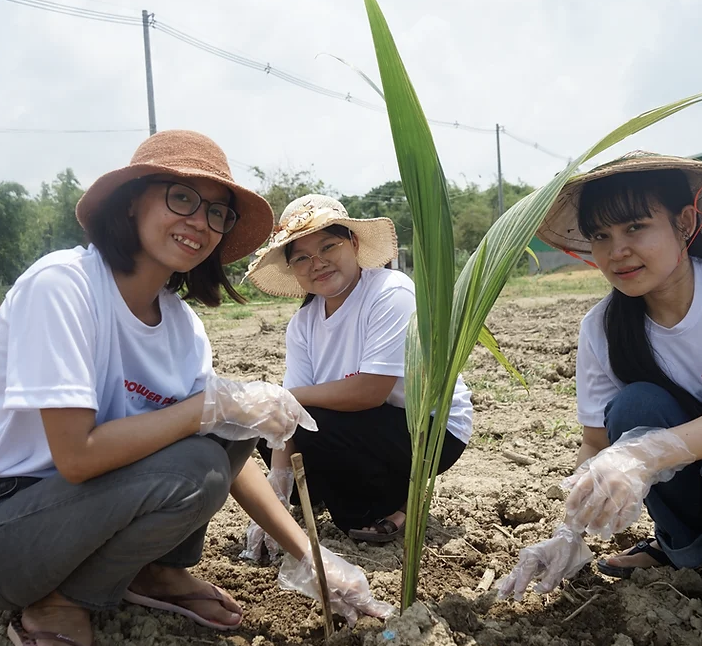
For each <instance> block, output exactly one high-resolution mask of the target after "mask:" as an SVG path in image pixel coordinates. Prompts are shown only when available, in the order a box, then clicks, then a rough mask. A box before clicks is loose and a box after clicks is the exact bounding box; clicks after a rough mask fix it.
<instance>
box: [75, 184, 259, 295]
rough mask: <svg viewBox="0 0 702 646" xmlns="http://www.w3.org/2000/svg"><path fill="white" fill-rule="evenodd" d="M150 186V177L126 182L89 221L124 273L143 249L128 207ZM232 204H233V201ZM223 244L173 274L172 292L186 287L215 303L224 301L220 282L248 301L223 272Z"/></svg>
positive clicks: (97, 241) (91, 233)
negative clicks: (200, 260) (196, 262)
mask: <svg viewBox="0 0 702 646" xmlns="http://www.w3.org/2000/svg"><path fill="white" fill-rule="evenodd" d="M148 186H149V178H148V177H146V178H140V179H135V180H132V181H130V182H127V183H126V184H123V185H122V186H120V187H119V188H118V189H117V190H115V192H114V193H113V194H112V195H111V196H110V197H109V198H108V199H107V200H105V201H104V202H103V204H101V205H100V207H99V208H98V209H97V211H96V212H95V213H93V215H92V216H91V217H90V218H89V220H88V222H87V223H86V233H87V235H88V240H89V241H90V242H92V243H93V244H94V245H95V246H96V247H97V249H98V250H99V251H100V253H101V254H102V256H103V258H105V260H106V261H107V264H108V265H109V266H110V267H111V268H112V269H113V270H114V271H118V272H121V273H123V274H132V273H133V272H134V268H135V265H136V261H135V260H134V257H135V256H136V254H137V253H138V252H139V251H140V250H141V242H140V241H139V232H138V230H137V225H136V221H135V219H134V218H130V217H129V207H130V205H131V203H132V202H133V201H134V200H135V199H137V198H138V197H139V196H140V195H141V194H142V193H143V192H144V191H145V190H146V189H147V188H148ZM232 199H233V197H232ZM230 206H232V208H234V206H233V205H232V204H230ZM235 229H236V227H235ZM232 233H234V232H232ZM222 240H224V238H222ZM221 245H222V243H221V242H220V243H219V244H218V245H217V246H216V247H215V249H214V251H213V252H212V253H211V254H210V255H209V256H208V257H207V258H206V259H205V260H203V261H202V262H201V263H200V264H199V265H197V266H196V267H193V268H192V269H191V270H190V271H189V272H187V273H180V272H174V273H173V274H171V277H170V278H169V279H168V282H167V283H166V288H167V289H169V290H170V291H172V292H177V291H178V290H181V289H183V288H185V290H186V291H185V293H184V294H183V298H193V299H195V300H197V301H200V302H201V303H202V304H203V305H208V306H209V307H216V306H217V305H220V304H221V302H222V295H221V293H220V289H219V288H220V286H221V287H223V288H224V291H226V292H227V294H229V296H231V298H232V299H233V300H235V301H236V302H237V303H246V299H245V298H244V297H243V296H241V295H240V294H239V293H238V292H237V291H236V290H235V289H234V288H233V287H232V285H231V283H230V282H229V279H228V278H227V275H226V274H225V273H224V268H223V267H222V262H221V258H222V256H221V252H222V250H221Z"/></svg>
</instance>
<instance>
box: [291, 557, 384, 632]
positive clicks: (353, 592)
mask: <svg viewBox="0 0 702 646" xmlns="http://www.w3.org/2000/svg"><path fill="white" fill-rule="evenodd" d="M320 547H321V550H322V561H323V562H324V572H325V574H326V577H327V585H328V586H329V600H330V601H331V606H332V610H333V611H334V612H335V613H337V614H339V615H341V616H342V617H344V618H345V619H346V621H348V622H349V625H350V626H351V627H353V625H354V624H355V623H356V621H357V620H358V618H359V617H360V616H361V615H369V616H371V617H380V618H381V619H386V618H387V617H389V616H390V615H391V614H392V613H393V612H394V611H395V608H394V606H391V605H390V604H389V603H385V602H384V601H377V600H376V599H374V598H373V595H372V593H371V591H370V586H369V585H368V579H366V575H365V574H364V573H363V570H362V569H361V568H360V567H358V566H356V565H351V563H349V562H348V561H345V560H344V559H342V558H341V557H340V556H337V555H336V554H334V553H332V552H330V551H329V550H328V549H327V548H326V547H322V546H320ZM278 583H280V587H281V588H283V589H284V590H295V591H296V592H301V593H302V594H304V595H305V596H308V597H311V598H312V599H316V600H317V601H319V600H320V596H319V586H318V584H317V571H316V568H315V566H314V559H313V558H312V549H311V548H310V547H309V546H308V548H307V552H306V553H305V555H304V556H303V557H302V559H301V560H300V561H295V560H294V559H293V558H292V557H290V556H287V557H286V558H285V560H284V561H283V566H282V567H281V568H280V574H279V575H278Z"/></svg>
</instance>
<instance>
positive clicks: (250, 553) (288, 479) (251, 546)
mask: <svg viewBox="0 0 702 646" xmlns="http://www.w3.org/2000/svg"><path fill="white" fill-rule="evenodd" d="M266 479H267V480H268V482H269V483H270V485H271V487H272V488H273V491H275V495H276V496H278V500H280V502H281V503H282V504H283V506H284V507H285V508H286V509H290V496H291V495H292V490H293V482H294V475H293V470H292V467H286V468H284V469H279V468H277V467H271V470H270V471H269V472H268V477H267V478H266ZM264 545H265V546H266V550H267V551H268V556H269V557H270V558H274V557H275V556H277V555H278V552H279V551H280V545H278V543H277V542H276V541H275V540H274V539H273V538H272V537H271V536H269V535H268V534H266V532H264V531H263V529H261V527H260V525H258V524H257V523H256V522H255V521H253V520H252V521H251V523H250V524H249V527H248V529H247V530H246V549H244V551H243V552H242V553H241V554H239V558H242V559H249V560H250V561H260V560H261V553H262V550H263V546H264Z"/></svg>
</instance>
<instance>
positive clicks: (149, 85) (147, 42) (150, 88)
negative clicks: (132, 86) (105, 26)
mask: <svg viewBox="0 0 702 646" xmlns="http://www.w3.org/2000/svg"><path fill="white" fill-rule="evenodd" d="M151 17H153V14H149V12H148V11H147V10H146V9H144V10H142V12H141V21H142V23H143V24H144V61H145V62H146V98H147V100H148V102H149V136H150V135H155V134H156V107H155V106H154V79H153V76H152V74H151V39H150V37H149V18H151Z"/></svg>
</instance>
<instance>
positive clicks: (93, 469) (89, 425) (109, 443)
mask: <svg viewBox="0 0 702 646" xmlns="http://www.w3.org/2000/svg"><path fill="white" fill-rule="evenodd" d="M203 405H204V394H203V393H199V394H197V395H195V396H193V397H190V398H189V399H186V400H183V401H182V402H178V403H176V404H172V405H171V406H167V407H166V408H163V409H161V410H157V411H153V412H149V413H143V414H141V415H132V416H131V417H125V418H122V419H116V420H112V421H110V422H105V423H104V424H100V425H99V426H96V425H95V411H93V410H91V409H87V408H44V409H42V410H41V418H42V421H43V423H44V430H45V432H46V437H47V440H48V442H49V449H50V450H51V456H52V458H53V460H54V464H55V465H56V468H57V469H58V472H59V473H60V474H61V475H62V476H63V477H64V478H65V479H66V480H68V481H69V482H72V483H74V484H78V483H80V482H85V481H86V480H90V479H91V478H95V477H97V476H99V475H102V474H104V473H109V472H110V471H114V470H115V469H119V468H120V467H123V466H126V465H128V464H132V463H134V462H136V461H137V460H141V459H142V458H145V457H147V456H149V455H151V454H153V453H155V452H156V451H159V450H161V449H163V448H165V447H167V446H170V445H171V444H173V443H174V442H177V441H178V440H182V439H183V438H186V437H188V436H190V435H193V434H195V433H197V432H198V431H199V430H200V419H201V417H202V408H203Z"/></svg>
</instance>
